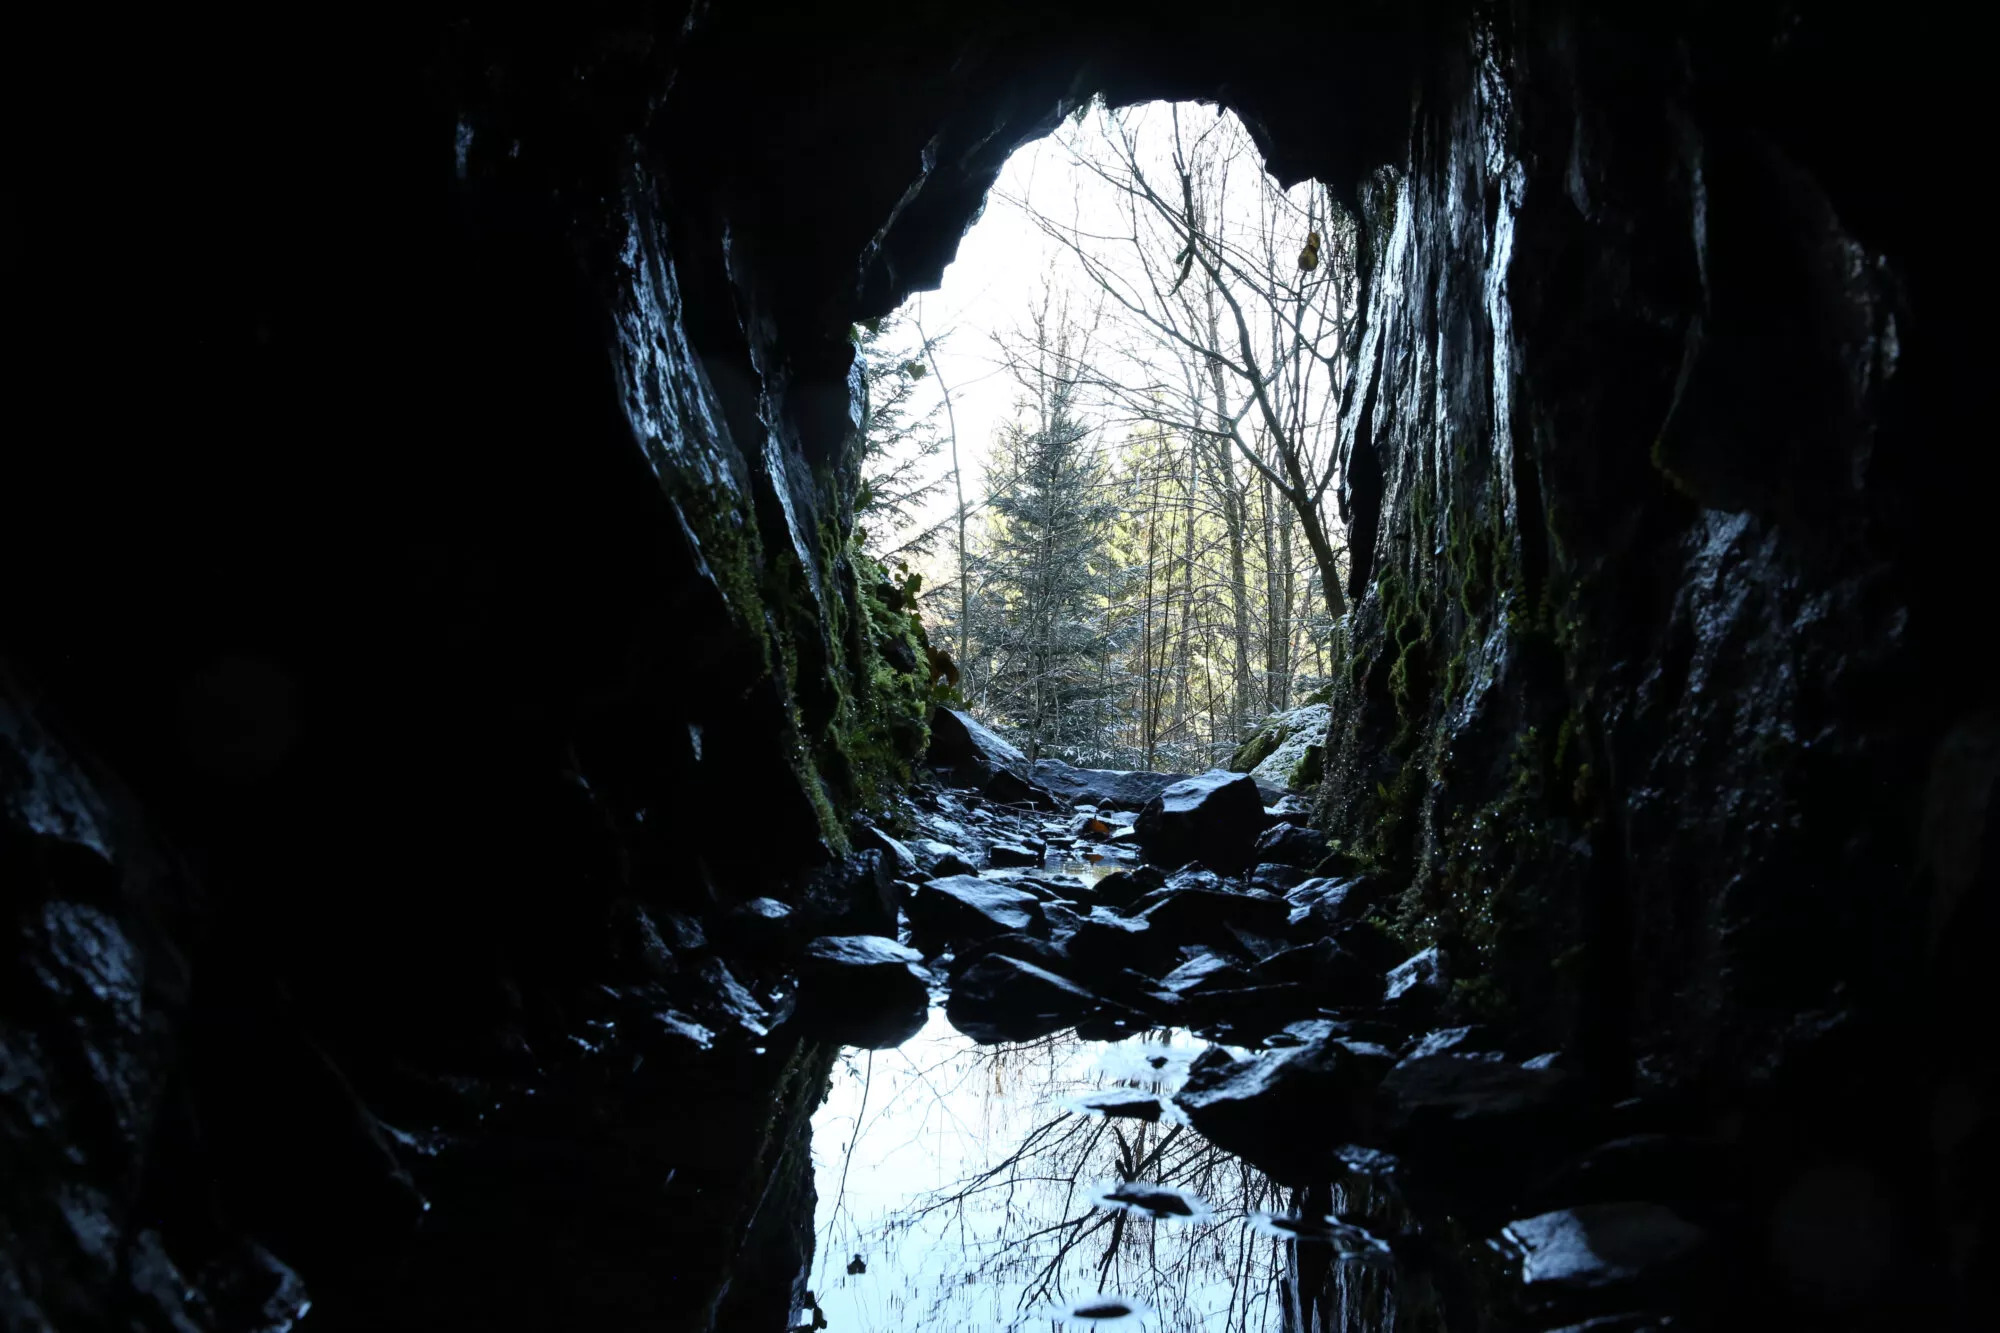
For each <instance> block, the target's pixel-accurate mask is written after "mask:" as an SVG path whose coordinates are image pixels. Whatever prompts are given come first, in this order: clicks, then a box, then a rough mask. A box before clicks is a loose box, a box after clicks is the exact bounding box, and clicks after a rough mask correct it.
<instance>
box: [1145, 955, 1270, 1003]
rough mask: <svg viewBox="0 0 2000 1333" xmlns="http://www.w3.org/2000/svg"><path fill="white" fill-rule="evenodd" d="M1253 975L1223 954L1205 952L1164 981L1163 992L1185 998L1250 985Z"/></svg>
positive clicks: (1161, 984) (1163, 979)
mask: <svg viewBox="0 0 2000 1333" xmlns="http://www.w3.org/2000/svg"><path fill="white" fill-rule="evenodd" d="M1249 984H1250V974H1249V973H1248V972H1246V971H1244V970H1243V969H1242V968H1241V967H1239V966H1237V964H1236V963H1235V962H1234V961H1232V960H1231V959H1228V958H1225V957H1223V956H1222V955H1221V954H1219V953H1209V952H1206V951H1204V952H1201V953H1197V954H1196V955H1195V956H1194V957H1192V958H1190V959H1188V960H1187V961H1186V962H1184V963H1182V964H1181V965H1180V966H1179V967H1177V968H1175V969H1174V970H1173V971H1171V972H1169V973H1167V975H1166V976H1164V977H1162V978H1161V979H1160V989H1161V990H1165V991H1171V992H1172V993H1173V994H1175V995H1181V996H1185V995H1188V994H1189V993H1191V992H1198V991H1202V990H1220V989H1225V988H1228V987H1236V986H1247V985H1249Z"/></svg>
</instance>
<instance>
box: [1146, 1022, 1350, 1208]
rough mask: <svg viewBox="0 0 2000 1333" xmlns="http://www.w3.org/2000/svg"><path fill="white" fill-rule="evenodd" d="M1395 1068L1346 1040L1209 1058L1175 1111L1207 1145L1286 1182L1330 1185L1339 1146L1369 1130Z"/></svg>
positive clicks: (1193, 1071) (1192, 1071)
mask: <svg viewBox="0 0 2000 1333" xmlns="http://www.w3.org/2000/svg"><path fill="white" fill-rule="evenodd" d="M1217 1049H1219V1048H1211V1050H1217ZM1388 1064H1389V1061H1388V1059H1387V1058H1386V1057H1385V1056H1383V1055H1382V1054H1380V1053H1379V1052H1377V1051H1376V1050H1375V1049H1374V1048H1372V1047H1367V1046H1361V1045H1359V1044H1356V1045H1353V1046H1350V1045H1349V1044H1348V1043H1347V1042H1345V1041H1343V1040H1342V1039H1341V1038H1338V1037H1327V1038H1323V1039H1321V1040H1319V1041H1314V1042H1309V1043H1307V1044H1305V1045H1301V1046H1296V1047H1292V1048H1290V1049H1288V1050H1279V1051H1270V1052H1266V1053H1265V1054H1262V1055H1256V1056H1252V1057H1250V1058H1249V1059H1247V1060H1232V1059H1229V1058H1228V1056H1227V1054H1226V1053H1224V1054H1223V1055H1222V1056H1221V1057H1220V1058H1217V1057H1216V1056H1213V1055H1211V1054H1210V1053H1209V1052H1203V1053H1202V1055H1201V1056H1200V1057H1197V1059H1196V1060H1195V1062H1194V1063H1193V1064H1192V1065H1190V1066H1189V1068H1188V1077H1187V1081H1186V1083H1184V1084H1183V1085H1182V1086H1181V1090H1180V1092H1179V1093H1177V1094H1176V1095H1175V1097H1174V1104H1175V1105H1177V1106H1179V1107H1180V1108H1181V1110H1182V1111H1183V1112H1184V1113H1185V1114H1186V1115H1187V1117H1188V1121H1189V1123H1191V1124H1192V1125H1193V1126H1194V1127H1195V1129H1196V1130H1197V1131H1198V1132H1199V1133H1200V1134H1201V1136H1202V1137H1203V1138H1205V1139H1207V1140H1208V1141H1209V1142H1211V1143H1213V1144H1215V1145H1216V1146H1217V1147H1218V1148H1221V1149H1223V1150H1224V1151H1226V1152H1232V1153H1235V1154H1236V1155H1237V1156H1239V1157H1241V1158H1243V1160H1244V1161H1246V1162H1248V1163H1250V1165H1252V1166H1254V1167H1257V1168H1258V1169H1259V1170H1262V1171H1266V1172H1268V1173H1270V1174H1271V1175H1273V1176H1275V1177H1278V1178H1279V1180H1280V1181H1281V1182H1283V1181H1290V1182H1298V1181H1303V1180H1307V1179H1315V1178H1321V1179H1323V1178H1325V1177H1327V1176H1329V1175H1332V1174H1334V1171H1333V1155H1332V1154H1333V1147H1334V1145H1336V1144H1339V1143H1342V1142H1345V1141H1347V1140H1349V1139H1353V1138H1357V1137H1360V1136H1361V1135H1362V1134H1363V1133H1364V1132H1365V1131H1366V1129H1367V1126H1368V1120H1369V1116H1370V1113H1371V1102H1370V1098H1371V1096H1372V1094H1373V1092H1374V1089H1375V1084H1376V1081H1377V1080H1378V1079H1379V1078H1380V1077H1381V1076H1382V1072H1383V1071H1384V1070H1385V1069H1386V1068H1388Z"/></svg>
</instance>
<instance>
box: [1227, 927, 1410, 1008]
mask: <svg viewBox="0 0 2000 1333" xmlns="http://www.w3.org/2000/svg"><path fill="white" fill-rule="evenodd" d="M1250 976H1251V979H1252V982H1253V984H1257V985H1279V984H1287V985H1297V986H1300V987H1302V988H1303V989H1304V991H1305V993H1306V994H1307V995H1309V996H1310V997H1311V1000H1310V1003H1312V1004H1316V1005H1319V1004H1323V1005H1352V1004H1366V1003H1369V1002H1371V1001H1373V1000H1374V999H1375V998H1376V995H1377V992H1378V990H1379V988H1380V986H1381V977H1380V974H1378V973H1377V972H1375V970H1374V969H1372V968H1370V967H1369V966H1368V965H1367V964H1366V963H1364V962H1362V961H1361V960H1360V959H1359V958H1356V957H1355V956H1354V955H1353V954H1351V953H1349V952H1347V950H1345V949H1343V948H1341V947H1340V946H1339V945H1338V944H1336V943H1335V942H1334V941H1332V940H1330V939H1319V940H1315V941H1313V942H1312V943H1311V944H1301V945H1296V946H1294V947H1292V948H1289V949H1285V950H1283V951H1281V952H1278V953H1274V954H1272V955H1271V956H1270V957H1268V958H1265V959H1262V960H1261V961H1259V962H1258V963H1257V964H1256V965H1255V966H1253V967H1252V968H1251V969H1250Z"/></svg>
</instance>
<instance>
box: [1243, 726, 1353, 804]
mask: <svg viewBox="0 0 2000 1333" xmlns="http://www.w3.org/2000/svg"><path fill="white" fill-rule="evenodd" d="M1332 716H1333V710H1332V708H1330V707H1329V706H1328V705H1326V704H1303V705H1301V706H1299V707H1297V708H1293V709H1288V710H1286V711H1285V712H1282V713H1273V714H1272V715H1271V716H1270V717H1269V718H1267V719H1265V721H1264V724H1263V725H1262V726H1260V727H1258V728H1257V730H1256V732H1255V733H1253V734H1252V735H1251V737H1250V739H1248V740H1246V741H1244V742H1243V744H1242V745H1240V746H1238V747H1237V750H1236V753H1235V754H1233V755H1231V756H1230V760H1229V766H1230V767H1231V768H1232V769H1235V770H1236V771H1237V772H1239V773H1241V772H1248V773H1250V774H1251V775H1252V776H1253V777H1255V778H1256V779H1257V780H1258V781H1259V782H1260V783H1262V784H1265V785H1267V786H1269V787H1271V788H1273V789H1275V790H1277V791H1280V792H1284V791H1296V790H1298V789H1299V788H1301V787H1308V786H1311V785H1312V784H1313V783H1315V782H1318V781H1319V780H1320V767H1321V756H1320V754H1319V749H1320V746H1321V744H1322V743H1323V742H1324V741H1325V740H1326V730H1327V725H1328V722H1329V720H1330V719H1331V718H1332Z"/></svg>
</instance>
